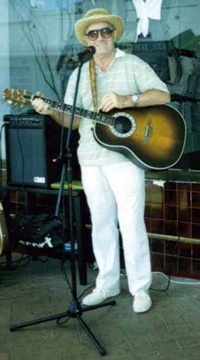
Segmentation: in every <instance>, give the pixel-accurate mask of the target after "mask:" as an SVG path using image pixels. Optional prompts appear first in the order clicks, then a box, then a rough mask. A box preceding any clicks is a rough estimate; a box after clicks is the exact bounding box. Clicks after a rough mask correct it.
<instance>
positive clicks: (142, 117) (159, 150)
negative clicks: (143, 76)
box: [3, 89, 187, 170]
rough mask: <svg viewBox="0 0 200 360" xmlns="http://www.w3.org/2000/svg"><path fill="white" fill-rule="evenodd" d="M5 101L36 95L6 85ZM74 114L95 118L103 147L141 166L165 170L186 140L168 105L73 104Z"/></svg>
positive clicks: (64, 108)
mask: <svg viewBox="0 0 200 360" xmlns="http://www.w3.org/2000/svg"><path fill="white" fill-rule="evenodd" d="M3 97H4V99H5V100H7V101H8V102H9V103H14V104H17V103H18V104H21V106H23V105H26V104H31V102H32V101H33V100H34V99H36V98H37V97H38V96H36V95H33V94H31V93H30V92H27V91H26V90H18V89H11V90H9V89H6V90H4V92H3ZM43 100H44V101H45V102H46V103H48V105H49V107H50V108H52V109H54V110H57V111H60V112H65V113H68V114H70V113H71V111H72V106H71V105H67V104H63V103H61V102H56V101H52V100H49V99H45V98H43ZM75 115H76V116H78V117H81V118H83V119H85V121H87V119H90V120H92V121H93V122H95V126H94V129H93V134H94V137H95V139H96V141H97V142H98V143H99V144H100V145H101V146H103V147H105V148H107V149H109V150H112V151H116V152H119V153H121V154H123V155H125V156H126V157H127V158H129V159H130V161H132V162H133V163H134V164H136V165H137V166H139V167H140V168H142V169H144V170H166V169H169V168H171V167H173V166H174V165H175V164H176V163H177V162H178V161H179V160H180V158H181V156H182V154H183V151H184V147H185V142H186V133H187V128H186V123H185V120H184V118H183V116H182V115H181V114H180V112H179V111H178V110H176V109H175V108H173V107H171V106H169V105H161V106H150V107H144V108H125V109H114V110H112V111H110V112H109V113H103V112H99V113H96V112H93V111H90V110H85V109H81V108H79V107H76V108H75Z"/></svg>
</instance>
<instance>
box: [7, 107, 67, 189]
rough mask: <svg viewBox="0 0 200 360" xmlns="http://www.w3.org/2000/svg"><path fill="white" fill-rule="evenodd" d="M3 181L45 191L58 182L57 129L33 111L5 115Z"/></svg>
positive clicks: (50, 121)
mask: <svg viewBox="0 0 200 360" xmlns="http://www.w3.org/2000/svg"><path fill="white" fill-rule="evenodd" d="M4 123H5V136H6V158H7V182H8V184H9V185H19V186H31V187H42V188H48V187H49V186H50V184H51V183H52V182H56V181H59V180H60V176H61V168H62V164H61V163H55V162H54V161H53V160H54V159H56V158H57V157H58V156H59V154H60V139H61V126H59V125H58V124H56V123H55V122H54V121H53V120H51V118H49V117H48V116H44V115H40V114H37V113H35V112H31V113H25V114H22V115H5V116H4Z"/></svg>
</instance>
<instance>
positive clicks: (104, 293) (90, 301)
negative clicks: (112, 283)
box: [82, 288, 120, 306]
mask: <svg viewBox="0 0 200 360" xmlns="http://www.w3.org/2000/svg"><path fill="white" fill-rule="evenodd" d="M119 293H120V290H119V289H117V290H104V289H98V288H96V289H94V290H93V292H92V293H91V294H89V295H87V296H86V297H84V298H83V300H82V304H83V305H87V306H93V305H97V304H100V303H101V302H103V301H104V300H106V299H107V298H109V297H111V296H116V295H118V294H119Z"/></svg>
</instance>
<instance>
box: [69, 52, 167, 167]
mask: <svg viewBox="0 0 200 360" xmlns="http://www.w3.org/2000/svg"><path fill="white" fill-rule="evenodd" d="M95 68H96V78H97V93H98V105H99V107H100V105H101V99H102V97H103V95H105V94H107V93H108V92H110V91H113V92H115V93H117V94H119V95H134V94H138V93H142V92H145V91H147V90H150V89H157V90H162V91H165V92H169V91H168V89H167V86H166V85H165V84H164V83H163V82H162V81H161V80H160V79H159V77H158V76H157V75H156V74H155V72H154V70H153V69H152V68H151V67H150V66H149V65H148V64H147V63H145V62H144V61H143V60H141V59H140V58H138V57H137V56H135V55H131V54H127V53H125V52H123V51H121V50H120V49H116V55H115V59H114V60H113V62H112V63H111V64H110V66H109V68H108V70H107V72H106V73H105V72H103V71H102V70H101V69H100V68H99V67H98V66H96V67H95ZM77 71H78V69H75V70H74V71H73V73H72V75H71V76H70V79H69V82H68V86H67V90H66V94H65V103H66V104H69V105H72V103H73V96H74V89H75V84H76V78H77ZM76 106H77V107H80V108H83V109H87V110H91V111H94V107H93V100H92V92H91V86H90V75H89V62H86V63H85V64H84V65H83V67H82V70H81V77H80V83H79V91H78V96H77V104H76ZM102 126H103V125H102ZM93 127H94V123H93V121H92V120H88V119H85V118H82V119H81V120H80V124H79V129H78V130H79V134H80V140H79V146H78V159H79V163H80V165H81V166H100V165H108V164H114V163H117V162H119V163H120V162H126V161H129V160H128V159H127V158H126V157H125V156H124V155H122V154H119V153H116V152H114V151H111V150H107V149H105V148H103V147H102V146H100V145H99V144H98V143H97V141H96V140H95V139H94V136H93V132H92V128H93Z"/></svg>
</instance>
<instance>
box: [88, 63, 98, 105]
mask: <svg viewBox="0 0 200 360" xmlns="http://www.w3.org/2000/svg"><path fill="white" fill-rule="evenodd" d="M89 71H90V85H91V90H92V100H93V106H94V111H95V112H98V100H97V80H96V70H95V63H94V59H93V58H92V59H91V60H90V62H89Z"/></svg>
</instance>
